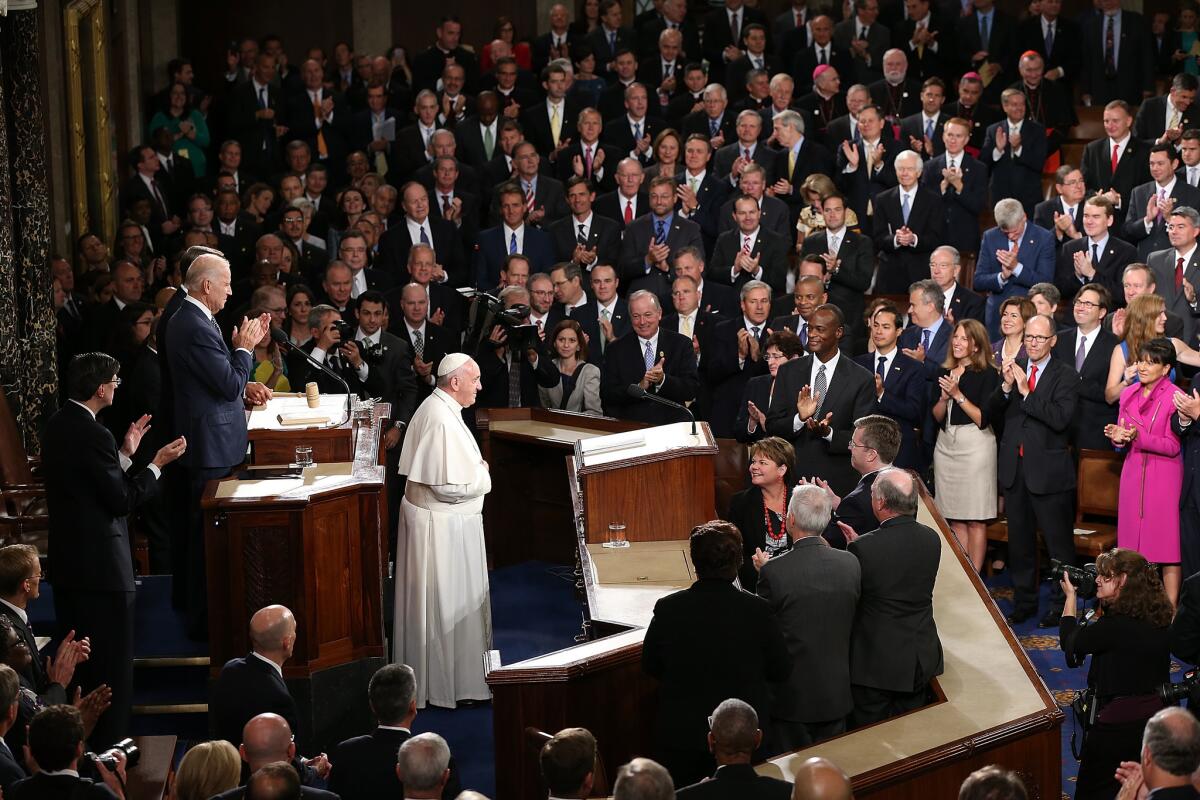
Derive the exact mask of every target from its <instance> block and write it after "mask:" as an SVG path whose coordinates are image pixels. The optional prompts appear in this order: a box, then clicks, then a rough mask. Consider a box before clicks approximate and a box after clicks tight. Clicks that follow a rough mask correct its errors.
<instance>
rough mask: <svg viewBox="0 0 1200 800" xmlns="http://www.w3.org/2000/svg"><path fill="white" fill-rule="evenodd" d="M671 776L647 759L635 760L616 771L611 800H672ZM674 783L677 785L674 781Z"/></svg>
mask: <svg viewBox="0 0 1200 800" xmlns="http://www.w3.org/2000/svg"><path fill="white" fill-rule="evenodd" d="M671 777H672V776H671V774H670V773H669V772H667V770H666V768H664V767H663V766H662V765H661V764H659V763H658V762H656V761H651V760H650V759H648V758H635V759H634V760H633V761H630V762H629V763H628V764H624V765H622V767H621V768H620V769H619V770H617V778H616V780H615V781H613V800H674V799H675V787H674V786H673V785H672V784H671ZM675 783H679V780H678V779H676V780H675Z"/></svg>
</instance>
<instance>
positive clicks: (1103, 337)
mask: <svg viewBox="0 0 1200 800" xmlns="http://www.w3.org/2000/svg"><path fill="white" fill-rule="evenodd" d="M1111 306H1112V295H1111V294H1110V293H1109V291H1108V289H1107V288H1106V287H1105V286H1102V285H1101V284H1099V283H1086V284H1084V285H1083V286H1082V287H1080V289H1079V291H1078V293H1076V295H1075V302H1074V303H1073V304H1072V306H1071V310H1072V313H1073V314H1074V317H1075V326H1074V327H1071V328H1063V329H1062V330H1060V331H1059V332H1058V343H1057V344H1056V345H1055V346H1054V355H1055V356H1057V357H1058V358H1060V359H1062V360H1063V361H1065V362H1066V363H1068V364H1073V365H1074V366H1075V371H1076V372H1078V373H1079V378H1080V384H1079V413H1078V414H1076V415H1075V420H1074V423H1073V424H1072V426H1071V444H1072V445H1073V446H1074V448H1075V452H1079V448H1081V447H1086V448H1088V449H1094V450H1103V449H1107V448H1108V447H1110V446H1111V442H1109V441H1108V439H1107V438H1106V437H1105V436H1104V426H1105V425H1110V424H1112V423H1114V422H1116V421H1117V406H1116V404H1115V403H1114V404H1111V405H1110V404H1109V403H1107V402H1105V400H1104V385H1105V383H1106V382H1107V381H1108V362H1109V359H1110V357H1111V356H1112V351H1113V348H1115V347H1116V346H1117V345H1118V344H1120V341H1121V340H1120V339H1118V338H1117V337H1116V336H1114V335H1113V334H1112V333H1111V332H1110V331H1107V330H1105V328H1104V325H1103V324H1102V323H1103V322H1104V318H1105V317H1106V316H1108V312H1109V310H1110V308H1111Z"/></svg>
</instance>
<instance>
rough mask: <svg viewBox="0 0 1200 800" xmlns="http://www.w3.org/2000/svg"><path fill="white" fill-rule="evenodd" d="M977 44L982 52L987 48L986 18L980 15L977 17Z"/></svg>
mask: <svg viewBox="0 0 1200 800" xmlns="http://www.w3.org/2000/svg"><path fill="white" fill-rule="evenodd" d="M979 44H980V45H981V46H982V47H983V49H984V50H986V49H987V46H988V18H987V17H985V16H983V15H982V14H981V15H980V16H979Z"/></svg>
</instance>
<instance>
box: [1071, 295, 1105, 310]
mask: <svg viewBox="0 0 1200 800" xmlns="http://www.w3.org/2000/svg"><path fill="white" fill-rule="evenodd" d="M1075 305H1077V306H1083V307H1084V308H1099V307H1100V304H1099V303H1093V302H1092V301H1091V300H1081V299H1080V298H1078V297H1077V298H1075Z"/></svg>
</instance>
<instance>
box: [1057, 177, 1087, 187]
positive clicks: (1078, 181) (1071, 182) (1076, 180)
mask: <svg viewBox="0 0 1200 800" xmlns="http://www.w3.org/2000/svg"><path fill="white" fill-rule="evenodd" d="M1082 183H1083V179H1082V178H1073V179H1071V180H1069V181H1063V182H1062V185H1063V186H1079V185H1080V184H1082Z"/></svg>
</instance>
